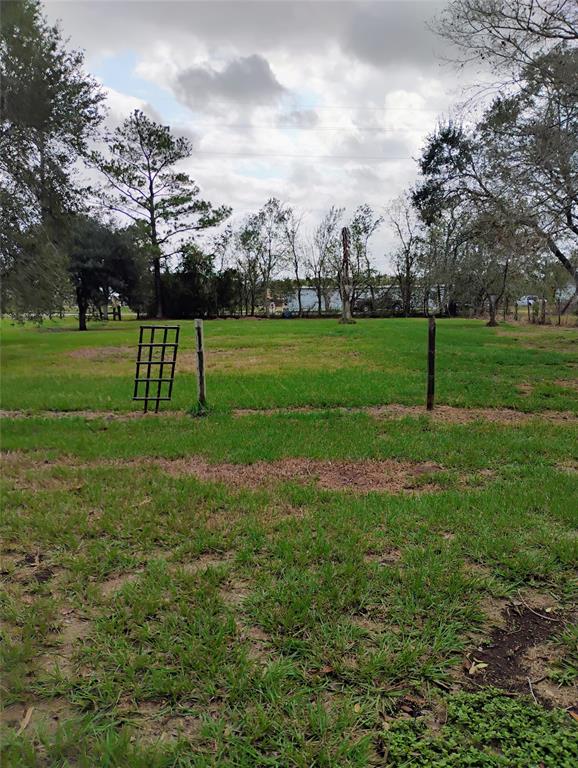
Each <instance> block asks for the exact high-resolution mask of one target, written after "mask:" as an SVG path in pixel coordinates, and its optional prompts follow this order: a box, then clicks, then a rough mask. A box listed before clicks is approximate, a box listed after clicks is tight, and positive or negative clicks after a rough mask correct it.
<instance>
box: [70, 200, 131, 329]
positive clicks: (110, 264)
mask: <svg viewBox="0 0 578 768" xmlns="http://www.w3.org/2000/svg"><path fill="white" fill-rule="evenodd" d="M68 229H69V236H70V242H69V265H68V271H69V274H70V279H71V282H72V285H73V287H74V291H75V296H76V303H77V305H78V330H79V331H86V316H87V312H88V308H89V306H90V305H91V304H93V305H94V306H96V307H102V306H107V305H108V302H109V300H110V294H111V292H114V293H117V294H118V295H119V296H120V297H121V299H124V300H128V301H130V297H131V293H132V289H133V287H134V286H135V285H137V283H138V281H139V260H138V256H137V255H136V253H135V251H134V250H133V248H132V247H131V241H130V238H129V237H127V236H126V233H123V232H119V231H115V230H113V229H112V228H111V227H110V226H107V225H105V224H103V223H102V222H100V221H98V220H96V219H93V218H90V217H88V216H82V215H81V216H75V217H73V218H72V219H71V221H70V223H69V227H68Z"/></svg>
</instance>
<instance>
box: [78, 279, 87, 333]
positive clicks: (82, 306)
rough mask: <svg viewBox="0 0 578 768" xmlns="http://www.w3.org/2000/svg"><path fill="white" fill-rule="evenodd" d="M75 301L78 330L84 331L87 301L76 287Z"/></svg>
mask: <svg viewBox="0 0 578 768" xmlns="http://www.w3.org/2000/svg"><path fill="white" fill-rule="evenodd" d="M76 303H77V304H78V330H79V331H86V330H87V328H86V310H87V309H88V302H87V301H86V299H85V298H84V297H83V296H82V294H81V292H80V291H79V290H78V289H77V291H76Z"/></svg>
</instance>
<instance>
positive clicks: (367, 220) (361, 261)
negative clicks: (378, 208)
mask: <svg viewBox="0 0 578 768" xmlns="http://www.w3.org/2000/svg"><path fill="white" fill-rule="evenodd" d="M382 223H383V216H377V215H376V213H375V212H374V210H373V208H371V206H370V205H367V204H364V205H360V206H359V207H358V208H357V209H356V211H355V213H354V214H353V219H352V220H351V225H350V231H351V245H352V251H353V255H354V261H355V264H354V273H355V274H354V280H353V282H354V298H355V295H356V294H357V293H358V292H359V290H360V287H361V286H365V287H367V288H368V289H369V293H370V295H371V307H372V309H373V308H374V306H375V286H374V278H375V270H374V268H373V267H372V265H371V253H370V250H369V241H370V240H371V238H372V237H373V235H374V234H375V232H376V231H377V230H378V229H379V227H380V226H381V225H382Z"/></svg>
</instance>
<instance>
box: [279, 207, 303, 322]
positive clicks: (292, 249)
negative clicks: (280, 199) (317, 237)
mask: <svg viewBox="0 0 578 768" xmlns="http://www.w3.org/2000/svg"><path fill="white" fill-rule="evenodd" d="M302 218H303V217H302V216H298V215H296V214H295V211H294V210H293V209H292V208H290V207H287V208H285V209H284V210H283V219H282V224H283V235H284V238H285V249H286V253H287V254H288V257H289V259H290V261H291V266H292V268H293V275H294V277H295V287H296V288H297V305H298V308H299V317H303V306H302V303H301V291H302V289H303V281H302V279H301V267H302V266H303V260H304V254H303V244H302V241H301V236H300V229H301V221H302Z"/></svg>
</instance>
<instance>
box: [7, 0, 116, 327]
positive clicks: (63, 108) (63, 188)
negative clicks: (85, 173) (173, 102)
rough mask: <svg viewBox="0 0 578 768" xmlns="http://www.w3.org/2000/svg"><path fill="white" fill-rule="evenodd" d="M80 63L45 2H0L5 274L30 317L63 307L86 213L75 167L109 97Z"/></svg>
mask: <svg viewBox="0 0 578 768" xmlns="http://www.w3.org/2000/svg"><path fill="white" fill-rule="evenodd" d="M83 64H84V59H83V54H82V53H81V52H79V51H74V50H67V48H66V45H65V43H64V41H63V40H62V35H61V32H60V29H59V28H58V26H56V25H50V24H49V23H48V22H47V21H46V19H45V18H44V16H43V15H42V11H41V7H40V3H38V2H36V1H35V0H22V1H19V2H14V1H13V0H8V1H7V2H3V3H2V24H1V25H0V81H1V83H2V87H1V92H0V194H1V198H2V200H1V202H2V229H1V231H2V235H1V238H0V245H1V248H2V250H1V254H0V256H1V269H2V278H3V283H4V285H5V288H6V290H7V291H8V293H9V294H10V301H11V306H13V307H15V308H17V311H19V312H20V311H21V312H23V313H27V314H35V315H38V314H39V313H43V312H46V311H50V309H51V308H54V307H58V306H59V304H60V303H61V301H62V295H63V287H64V286H63V279H64V285H66V261H65V258H66V257H65V251H64V247H63V246H64V242H65V240H66V232H65V225H66V221H67V216H68V214H69V212H71V211H75V210H78V209H79V208H81V207H82V199H81V192H80V188H79V186H78V184H77V179H76V175H75V170H76V167H77V161H78V160H79V158H83V157H85V156H86V154H87V144H88V141H89V139H90V138H91V136H92V135H93V132H94V131H95V129H96V127H97V126H98V124H99V123H100V121H101V119H102V112H101V109H100V105H101V102H102V100H103V98H104V94H103V93H102V92H101V91H100V90H99V88H98V86H97V84H96V83H95V81H94V80H92V79H91V78H90V77H88V76H87V75H86V73H85V71H84V67H83ZM32 286H34V289H33V290H32V289H31V288H32ZM67 289H68V286H67Z"/></svg>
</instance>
